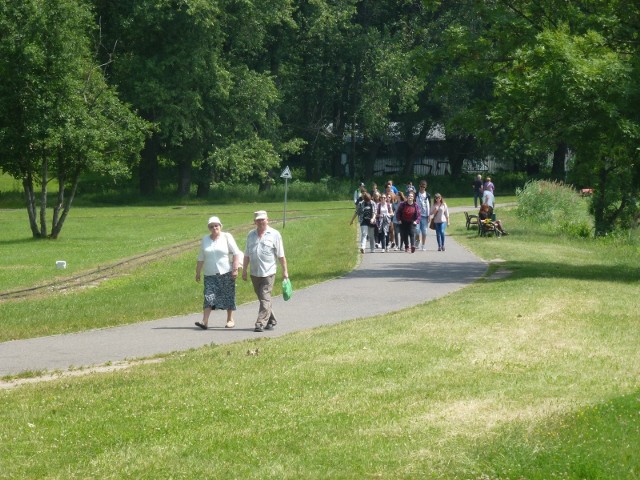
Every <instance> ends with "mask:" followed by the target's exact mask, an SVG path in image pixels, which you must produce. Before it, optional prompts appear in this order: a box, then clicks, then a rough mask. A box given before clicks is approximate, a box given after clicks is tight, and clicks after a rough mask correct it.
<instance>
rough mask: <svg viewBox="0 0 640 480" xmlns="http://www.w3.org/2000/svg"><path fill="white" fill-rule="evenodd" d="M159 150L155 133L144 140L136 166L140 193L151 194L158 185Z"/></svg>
mask: <svg viewBox="0 0 640 480" xmlns="http://www.w3.org/2000/svg"><path fill="white" fill-rule="evenodd" d="M159 151H160V145H159V140H158V138H157V135H152V136H151V137H150V138H149V139H147V141H146V142H145V145H144V149H143V150H142V155H141V159H140V165H139V166H138V175H139V182H140V183H139V184H140V193H141V194H142V195H152V194H154V193H155V191H156V187H157V185H158V153H159Z"/></svg>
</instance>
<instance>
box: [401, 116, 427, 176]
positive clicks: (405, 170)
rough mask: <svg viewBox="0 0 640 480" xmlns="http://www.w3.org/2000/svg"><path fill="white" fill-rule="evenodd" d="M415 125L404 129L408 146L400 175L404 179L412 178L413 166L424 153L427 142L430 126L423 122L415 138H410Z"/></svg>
mask: <svg viewBox="0 0 640 480" xmlns="http://www.w3.org/2000/svg"><path fill="white" fill-rule="evenodd" d="M414 126H415V125H414V124H413V123H411V124H410V126H408V127H409V128H405V136H406V141H407V145H408V147H409V148H408V149H407V152H406V155H405V157H404V163H403V165H402V175H404V176H405V177H411V176H413V166H414V165H415V164H416V160H417V159H418V158H419V157H420V155H421V154H423V153H424V151H425V150H424V147H425V144H426V140H427V133H429V128H430V127H431V126H430V125H428V124H427V122H423V124H422V128H421V129H420V132H419V133H418V135H417V136H416V137H412V136H411V131H412V130H413V127H414Z"/></svg>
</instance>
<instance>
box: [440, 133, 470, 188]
mask: <svg viewBox="0 0 640 480" xmlns="http://www.w3.org/2000/svg"><path fill="white" fill-rule="evenodd" d="M446 142H447V157H448V158H449V168H451V176H452V177H454V178H460V177H461V176H462V165H463V164H464V159H465V158H467V156H468V155H469V152H470V151H471V150H472V146H473V143H474V139H473V137H469V136H467V137H464V138H463V137H454V138H451V139H447V140H446Z"/></svg>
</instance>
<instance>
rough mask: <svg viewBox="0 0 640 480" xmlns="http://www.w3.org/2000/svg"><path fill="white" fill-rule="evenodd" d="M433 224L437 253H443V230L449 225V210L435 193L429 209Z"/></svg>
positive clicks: (440, 196)
mask: <svg viewBox="0 0 640 480" xmlns="http://www.w3.org/2000/svg"><path fill="white" fill-rule="evenodd" d="M431 215H432V216H433V223H434V224H435V226H436V240H438V251H439V252H444V230H445V228H447V225H448V224H449V208H448V207H447V204H446V203H445V202H444V199H443V198H442V195H440V194H439V193H436V195H435V197H434V200H433V207H431Z"/></svg>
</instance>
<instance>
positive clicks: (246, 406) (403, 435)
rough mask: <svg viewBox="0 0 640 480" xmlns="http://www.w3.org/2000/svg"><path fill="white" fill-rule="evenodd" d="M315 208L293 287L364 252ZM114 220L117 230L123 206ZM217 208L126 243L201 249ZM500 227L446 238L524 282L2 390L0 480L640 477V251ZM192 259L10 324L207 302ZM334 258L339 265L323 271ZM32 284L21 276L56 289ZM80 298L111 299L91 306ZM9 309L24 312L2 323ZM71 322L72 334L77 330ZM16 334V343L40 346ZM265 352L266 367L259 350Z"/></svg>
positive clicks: (332, 217) (337, 217) (300, 225)
mask: <svg viewBox="0 0 640 480" xmlns="http://www.w3.org/2000/svg"><path fill="white" fill-rule="evenodd" d="M463 204H464V203H463ZM274 209H275V207H274ZM246 210H247V211H248V212H250V211H252V207H247V209H246ZM301 210H302V208H301ZM309 211H310V212H314V214H316V215H319V216H318V218H316V219H309V220H299V221H291V223H289V221H287V226H286V229H285V235H287V236H289V241H288V243H286V245H287V247H288V251H287V256H288V257H289V261H290V268H291V269H292V270H291V276H292V278H293V279H294V281H295V279H296V278H299V279H300V280H299V281H300V282H313V281H316V280H317V279H322V278H330V277H331V276H332V275H333V276H335V275H337V274H339V273H340V272H341V271H344V270H347V269H349V268H352V266H353V265H354V264H355V261H356V258H355V256H356V249H355V248H354V247H355V242H354V238H355V235H356V233H355V227H349V225H348V220H349V219H350V214H351V212H350V209H348V208H347V210H344V209H332V208H328V209H327V210H325V211H322V210H321V209H320V207H319V206H314V208H311V209H309ZM169 213H171V215H181V214H184V215H185V216H186V214H187V212H184V211H172V212H166V214H167V215H169ZM94 214H95V215H98V213H93V211H90V212H87V215H89V216H91V215H94ZM104 214H105V216H104V217H102V221H103V222H106V220H105V219H107V218H109V216H110V215H111V216H115V215H116V214H115V213H114V209H106V210H105V212H104ZM220 215H221V217H222V220H223V222H224V223H225V229H226V230H229V229H234V228H236V227H237V228H239V229H241V228H245V227H246V218H247V214H246V213H245V212H239V213H238V216H237V217H234V212H233V211H232V210H231V207H230V210H229V211H228V212H224V213H220ZM206 216H207V213H206V210H205V209H203V210H202V211H198V212H194V215H193V217H194V218H193V220H192V222H191V223H189V222H188V221H187V220H185V219H183V218H181V219H180V220H179V221H178V220H175V223H174V227H175V228H165V226H164V225H163V226H161V227H160V225H161V224H164V223H171V222H172V221H173V219H172V220H171V221H168V220H166V219H164V218H162V216H160V218H158V221H157V222H156V224H157V225H158V226H159V227H158V229H159V230H161V231H162V232H164V233H161V232H160V231H158V233H157V235H158V237H162V238H165V237H167V241H166V243H163V242H164V240H156V241H155V243H154V241H153V240H151V239H147V240H146V241H147V242H148V243H147V245H146V246H142V245H140V246H137V245H136V246H135V248H134V247H130V248H131V249H133V250H136V251H144V250H145V249H148V248H153V247H155V246H156V245H161V244H173V243H177V242H179V241H180V240H181V238H180V235H179V232H177V230H179V229H183V235H184V236H188V237H189V238H191V237H193V238H196V239H197V238H198V237H199V236H200V235H203V234H204V233H202V232H203V230H204V228H203V223H204V222H206ZM142 217H144V216H143V215H137V216H135V220H136V222H137V221H138V220H140V219H141V218H142ZM226 218H228V219H229V220H226ZM288 218H289V217H288ZM500 218H501V219H502V220H503V221H504V224H505V226H506V228H507V230H509V232H510V233H511V235H510V236H509V237H504V238H502V239H493V238H477V237H476V236H475V234H474V233H473V232H467V231H466V230H465V229H464V226H463V225H464V217H463V215H462V214H456V216H455V223H456V224H455V225H454V226H453V227H452V228H450V229H449V230H448V233H449V234H451V235H452V236H453V237H454V238H455V239H456V240H457V241H459V242H461V243H462V244H463V245H465V246H466V247H467V248H469V249H472V250H473V251H474V252H476V253H477V254H478V255H479V256H480V257H482V258H484V259H486V260H492V261H493V262H492V267H491V269H490V272H495V271H496V270H500V271H508V272H510V273H509V274H508V275H507V276H502V275H495V276H494V275H491V273H490V274H489V275H488V276H487V277H486V278H485V279H483V280H480V281H478V282H477V283H475V284H474V285H472V286H470V287H468V288H465V289H464V290H461V291H458V292H456V293H453V294H451V295H448V296H446V297H444V298H441V299H439V300H436V301H433V302H429V303H426V304H423V305H418V306H416V307H413V308H410V309H406V310H403V311H399V312H394V313H391V314H388V315H385V316H379V317H372V318H366V319H363V320H357V321H351V322H345V323H343V324H340V325H337V326H332V327H324V328H319V329H316V330H313V331H305V332H299V333H295V334H291V335H288V336H286V337H282V338H276V339H264V338H262V339H258V340H253V341H251V342H244V343H239V344H234V345H225V346H221V347H216V346H210V347H207V348H202V349H197V350H192V351H188V352H182V353H176V354H172V355H170V356H168V357H167V358H166V359H165V360H164V361H163V362H162V363H159V364H152V365H138V366H134V367H132V368H130V369H128V370H126V371H124V372H112V373H103V374H94V375H90V376H87V377H81V378H70V377H63V378H60V379H57V380H54V381H51V382H45V383H39V384H32V385H25V386H21V387H18V388H13V389H9V390H0V398H1V402H2V405H3V408H2V409H1V410H0V427H1V428H0V478H65V479H68V478H114V479H116V478H118V479H119V478H135V479H139V478H149V479H152V478H153V479H156V478H247V479H263V478H274V479H285V478H290V479H294V478H295V479H298V478H306V479H314V478H318V479H320V478H322V479H325V478H327V479H328V478H330V479H343V478H344V479H351V478H357V479H360V478H416V479H422V478H446V479H449V478H450V479H459V478H463V479H483V480H489V479H551V478H561V479H586V478H588V479H635V478H638V477H639V476H640V456H638V455H637V449H638V447H637V446H638V445H640V415H639V414H638V412H640V351H639V349H638V344H639V343H640V328H638V327H639V322H640V319H639V318H638V313H637V292H638V286H639V283H640V282H639V275H638V272H639V268H640V255H639V253H640V252H639V251H638V248H637V247H635V246H629V245H626V244H624V243H616V242H614V241H611V240H608V241H594V240H576V239H568V238H564V237H561V236H558V235H550V234H549V233H548V232H547V230H546V229H545V228H544V227H543V226H531V225H523V224H521V223H520V221H519V219H518V218H517V217H515V216H514V215H513V214H511V213H509V212H506V211H503V210H501V211H500ZM70 219H71V217H70ZM203 219H204V221H203ZM178 222H184V223H178ZM243 222H244V224H243ZM94 223H95V226H96V228H97V227H98V226H100V225H101V223H100V220H99V219H97V218H96V220H95V222H94ZM143 223H144V222H143ZM177 225H180V226H177ZM243 225H245V227H243ZM139 228H140V230H141V231H145V232H147V234H146V235H141V237H148V236H149V234H155V233H154V232H155V230H154V228H153V225H148V226H145V227H142V226H141V227H139ZM246 228H248V227H246ZM188 229H190V230H188ZM71 230H72V229H70V231H69V232H65V233H68V234H69V236H70V237H71V235H72V233H71ZM125 233H126V230H125ZM125 233H122V234H119V235H118V237H120V236H122V235H125ZM129 233H130V234H132V233H131V232H129ZM76 235H78V236H80V235H82V234H81V233H80V232H78V233H77V234H76ZM86 235H89V234H88V233H87V234H86ZM95 235H96V238H103V237H104V238H109V236H108V235H98V234H95ZM172 235H175V237H172ZM23 236H24V233H23ZM243 237H244V235H240V234H238V235H237V238H239V239H242V240H243V241H244V238H243ZM182 239H184V238H182ZM431 240H433V237H431ZM140 241H142V240H140ZM285 242H287V237H286V236H285ZM69 243H70V244H72V243H74V244H75V243H78V242H75V241H74V242H72V241H71V238H69ZM86 243H87V244H88V243H90V241H89V240H86ZM115 243H116V244H117V243H118V242H117V241H116V242H115ZM25 244H28V242H25ZM21 246H24V244H21V243H20V241H16V242H14V243H11V242H7V243H3V244H2V248H9V249H10V250H13V249H18V250H20V248H21ZM150 246H153V247H150ZM138 247H139V248H138ZM105 249H106V250H109V249H113V252H112V253H111V254H109V255H106V254H105V255H104V258H103V260H101V261H104V262H113V261H115V260H116V259H118V258H122V256H129V255H130V253H126V254H122V253H118V252H117V251H116V250H117V247H116V246H113V247H105ZM329 249H330V250H329ZM126 251H127V252H130V251H132V250H126ZM319 252H321V253H324V252H330V255H322V256H321V257H319V256H318V253H319ZM54 253H59V252H54ZM51 255H52V256H51V257H50V259H54V258H55V255H54V254H51ZM79 257H80V256H79ZM194 257H195V251H193V252H190V253H189V254H185V257H184V258H181V257H179V256H178V257H176V258H171V259H163V260H162V261H161V262H159V263H154V264H150V265H147V266H145V267H142V268H140V269H138V270H136V271H135V272H132V273H131V275H129V277H131V278H128V277H124V278H119V279H117V280H113V281H110V282H105V283H103V284H101V285H100V286H99V287H97V288H95V289H90V290H87V291H80V292H75V293H73V294H71V295H68V297H70V298H71V300H69V301H71V302H74V301H76V302H78V306H77V307H76V308H77V310H76V309H74V305H73V303H71V304H70V305H67V306H64V307H63V306H62V304H57V303H54V305H53V307H51V302H57V301H60V302H62V301H63V300H62V299H57V298H51V297H48V298H43V299H42V300H38V302H39V301H42V303H40V304H35V307H34V306H33V305H34V304H33V302H22V301H11V302H5V303H3V304H0V312H2V315H1V320H0V321H1V322H2V325H3V330H4V327H5V325H6V323H5V322H8V321H10V320H11V318H13V317H15V316H19V315H21V314H23V313H25V312H26V311H28V309H29V308H36V309H37V310H39V311H40V312H41V313H44V312H46V315H47V318H48V317H49V315H52V313H51V311H52V310H56V309H58V308H67V309H68V310H67V312H76V311H78V312H84V311H89V312H90V307H89V305H91V304H92V303H95V302H96V301H106V300H107V299H110V298H111V297H116V296H119V295H124V294H123V292H129V291H131V290H133V292H134V294H135V295H142V296H141V297H134V298H135V299H136V300H135V301H129V300H128V297H127V298H124V299H122V300H120V302H121V303H122V304H123V305H124V306H126V305H129V306H130V307H131V309H132V310H134V311H135V312H138V313H139V314H141V315H142V314H144V315H152V314H153V312H147V311H146V310H144V308H143V307H140V306H139V305H138V304H139V303H146V300H147V298H148V297H144V291H145V290H147V291H148V292H147V293H148V294H149V295H157V296H158V297H161V296H168V295H170V296H171V300H172V301H173V302H174V303H175V302H178V303H179V302H183V303H182V306H181V307H180V308H184V309H186V310H187V311H189V312H192V311H195V310H197V308H196V306H197V305H198V302H199V295H200V288H201V287H200V286H199V285H197V284H195V282H192V276H193V266H194ZM332 257H337V258H338V260H337V261H336V262H335V263H334V264H332V265H330V266H326V260H327V259H330V258H332ZM24 258H25V259H26V260H23V261H24V262H25V264H28V263H27V262H28V259H29V258H31V257H30V256H29V255H24ZM69 258H73V257H69ZM318 258H322V262H320V261H318ZM293 259H295V260H293ZM3 261H5V262H6V263H5V264H3V265H6V267H5V266H3V269H4V268H9V267H10V265H11V262H9V261H6V260H3ZM73 263H74V264H75V259H74V260H73ZM174 263H176V265H174ZM91 265H92V264H91V262H89V261H87V263H86V264H85V266H84V267H82V268H91ZM28 268H29V267H28V266H27V267H25V268H24V269H25V270H27V269H28ZM293 268H295V269H296V270H295V273H294V270H293ZM3 271H4V270H3ZM57 273H58V272H57ZM60 274H61V275H65V274H69V272H68V271H64V272H63V273H60ZM3 276H6V275H5V274H3ZM27 277H28V275H26V274H25V277H24V279H23V280H22V284H23V285H27V284H29V281H42V280H43V279H44V276H43V275H40V276H38V275H34V276H33V279H32V280H29V279H28V278H27ZM5 281H6V282H8V281H7V280H5ZM190 282H192V283H190ZM166 284H169V286H168V287H167V286H166ZM182 284H185V285H186V286H185V287H183V286H182ZM141 285H144V287H141ZM138 290H140V292H138ZM102 291H105V292H106V293H101V292H102ZM85 295H89V296H90V295H98V296H97V297H88V300H80V298H81V297H83V296H85ZM100 295H102V296H100ZM127 295H128V293H127ZM239 295H240V294H239ZM182 297H184V298H182ZM73 298H76V299H77V300H72V299H73ZM153 298H156V297H153ZM83 302H85V303H83ZM23 303H24V305H22V304H23ZM8 305H17V306H16V307H15V308H20V309H21V310H20V311H19V312H21V313H19V312H18V311H14V312H13V313H11V314H8V315H5V313H4V312H5V309H6V308H7V306H8ZM111 308H112V307H111V304H110V306H109V309H111ZM161 309H169V306H168V305H167V306H163V307H161ZM138 313H135V315H137V314H138ZM171 314H172V313H171ZM135 315H134V314H133V313H131V314H128V315H123V317H124V318H126V320H125V321H129V320H130V319H131V318H132V317H133V316H135ZM151 318H153V317H151ZM30 321H33V322H36V320H35V319H33V320H30ZM58 322H60V324H63V325H66V326H65V327H64V328H71V327H69V321H68V319H67V320H64V319H60V320H58ZM19 323H21V322H20V320H17V321H15V322H14V324H13V326H12V327H11V328H12V329H13V331H14V332H15V333H14V335H27V334H26V333H22V334H20V333H19V332H20V331H21V328H22V327H20V326H19V325H18V324H19ZM40 323H41V322H40ZM40 323H34V324H33V325H38V326H37V329H36V330H38V329H40V328H41V325H40ZM73 328H76V329H81V328H84V327H83V326H82V325H77V326H74V327H73ZM23 330H29V329H23ZM37 333H38V334H40V333H41V331H39V332H37ZM257 346H258V347H259V348H260V355H259V356H247V355H246V351H247V349H248V348H255V347H257ZM0 348H1V345H0Z"/></svg>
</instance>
